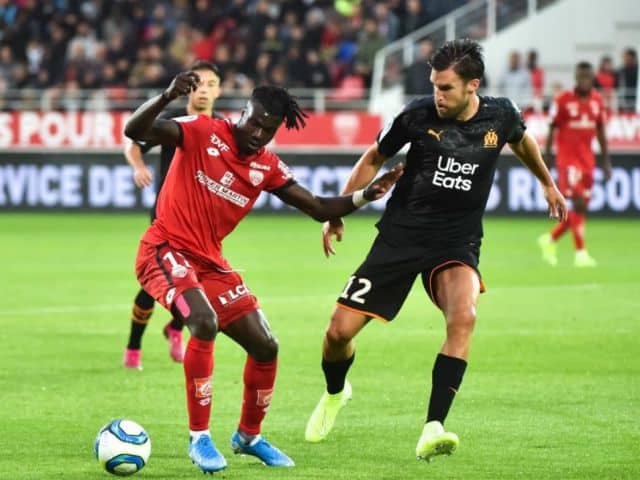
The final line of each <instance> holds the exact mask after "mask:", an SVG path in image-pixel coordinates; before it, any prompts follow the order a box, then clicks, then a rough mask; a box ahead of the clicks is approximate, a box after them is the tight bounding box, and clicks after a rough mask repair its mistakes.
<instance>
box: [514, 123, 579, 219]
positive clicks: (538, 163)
mask: <svg viewBox="0 0 640 480" xmlns="http://www.w3.org/2000/svg"><path fill="white" fill-rule="evenodd" d="M509 146H510V147H511V150H512V151H513V153H515V154H516V156H517V157H518V158H519V159H520V161H521V162H522V163H524V165H525V166H526V167H527V168H528V169H529V170H530V171H531V173H533V174H534V175H535V176H536V178H537V179H538V180H539V181H540V183H541V184H542V189H543V191H544V196H545V198H546V199H547V203H548V204H549V216H550V217H551V218H556V219H558V220H560V221H564V220H566V219H567V203H566V202H565V199H564V197H563V196H562V194H561V193H560V191H559V190H558V187H556V184H555V182H554V181H553V178H551V173H550V172H549V169H548V168H547V166H546V165H545V163H544V160H543V159H542V155H541V154H540V148H539V147H538V143H537V142H536V141H535V139H534V138H533V137H532V136H531V135H529V134H528V133H526V132H525V134H524V135H523V137H522V140H520V142H518V143H510V144H509Z"/></svg>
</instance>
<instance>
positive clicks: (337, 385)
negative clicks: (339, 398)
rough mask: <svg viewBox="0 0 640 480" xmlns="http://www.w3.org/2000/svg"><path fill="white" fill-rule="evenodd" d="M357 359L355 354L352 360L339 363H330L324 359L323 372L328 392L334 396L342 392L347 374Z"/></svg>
mask: <svg viewBox="0 0 640 480" xmlns="http://www.w3.org/2000/svg"><path fill="white" fill-rule="evenodd" d="M355 357H356V354H355V353H354V354H353V355H351V357H350V358H347V359H346V360H341V361H339V362H328V361H326V360H325V359H324V358H323V359H322V371H323V372H324V378H325V380H326V382H327V392H329V393H330V394H334V393H340V392H341V391H342V389H343V388H344V380H345V378H347V372H348V371H349V367H350V366H351V364H352V363H353V359H354V358H355Z"/></svg>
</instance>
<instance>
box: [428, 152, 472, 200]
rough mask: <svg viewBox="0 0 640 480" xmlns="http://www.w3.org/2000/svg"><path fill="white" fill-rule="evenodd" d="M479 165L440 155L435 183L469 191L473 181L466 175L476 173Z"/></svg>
mask: <svg viewBox="0 0 640 480" xmlns="http://www.w3.org/2000/svg"><path fill="white" fill-rule="evenodd" d="M479 166H480V165H479V164H477V163H461V162H458V161H457V160H456V159H455V158H454V157H447V158H444V157H443V156H442V155H440V156H439V157H438V162H437V164H436V167H437V168H436V171H435V173H434V175H433V184H434V185H436V186H438V187H442V188H449V189H451V190H462V191H465V192H468V191H469V190H471V186H472V185H473V181H472V180H471V179H470V178H464V176H471V175H474V174H475V173H476V170H477V169H478V167H479Z"/></svg>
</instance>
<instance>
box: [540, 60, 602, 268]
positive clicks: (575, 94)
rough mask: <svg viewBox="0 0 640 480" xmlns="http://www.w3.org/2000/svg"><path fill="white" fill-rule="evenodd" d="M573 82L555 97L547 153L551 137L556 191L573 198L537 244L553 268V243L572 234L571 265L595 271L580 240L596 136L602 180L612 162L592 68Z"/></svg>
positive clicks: (581, 68) (583, 68)
mask: <svg viewBox="0 0 640 480" xmlns="http://www.w3.org/2000/svg"><path fill="white" fill-rule="evenodd" d="M575 77H576V86H575V88H574V89H573V90H567V91H565V92H563V93H561V94H560V95H558V96H557V97H556V98H555V101H554V104H553V106H552V109H551V117H552V120H551V125H550V126H549V135H548V137H547V143H546V149H545V150H546V158H547V161H549V159H550V158H551V145H552V142H553V137H554V134H555V137H556V166H557V170H558V186H559V187H560V191H561V192H562V194H563V195H564V196H565V197H567V198H570V199H571V203H572V207H571V211H570V212H569V215H568V218H567V219H566V220H565V221H563V222H561V223H559V224H558V225H556V227H555V228H553V229H552V230H551V232H550V233H546V234H544V235H542V236H541V237H539V238H538V245H539V246H540V248H541V249H542V258H543V259H544V260H545V261H546V262H547V263H549V264H550V265H553V266H555V265H557V263H558V256H557V244H556V242H557V241H558V239H559V238H560V237H561V236H562V235H563V234H564V233H565V232H566V231H567V230H569V229H570V230H571V233H573V241H574V244H575V250H576V253H575V258H574V265H575V266H576V267H595V266H596V261H595V260H594V259H593V258H592V257H591V256H590V255H589V253H588V252H587V249H586V248H585V241H584V231H585V220H586V215H587V207H588V205H589V199H590V198H591V188H592V186H593V174H594V170H595V159H594V155H593V151H592V149H591V143H592V141H593V137H594V136H597V138H598V143H599V144H600V154H601V157H602V167H603V169H604V175H605V180H609V178H610V177H611V161H610V159H609V153H608V148H607V137H606V135H605V129H604V122H605V118H604V106H603V102H602V97H601V96H600V94H599V93H598V92H596V90H595V89H594V88H593V85H594V72H593V67H592V66H591V64H590V63H588V62H580V63H578V65H576V70H575ZM556 132H557V133H556Z"/></svg>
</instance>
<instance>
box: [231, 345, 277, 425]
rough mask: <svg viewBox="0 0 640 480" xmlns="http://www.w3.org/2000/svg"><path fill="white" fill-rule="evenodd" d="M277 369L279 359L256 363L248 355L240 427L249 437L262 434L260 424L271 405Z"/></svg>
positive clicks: (245, 365)
mask: <svg viewBox="0 0 640 480" xmlns="http://www.w3.org/2000/svg"><path fill="white" fill-rule="evenodd" d="M277 368H278V359H277V358H276V359H274V360H272V361H271V362H256V361H255V360H254V359H253V358H251V357H250V356H248V355H247V361H246V363H245V364H244V398H243V401H242V414H241V415H240V425H238V428H239V429H240V430H242V431H243V432H244V433H248V434H249V435H257V434H259V433H260V424H261V423H262V420H263V419H264V416H265V415H266V414H267V410H268V409H269V405H270V404H271V397H272V396H273V384H274V383H275V381H276V370H277Z"/></svg>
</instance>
